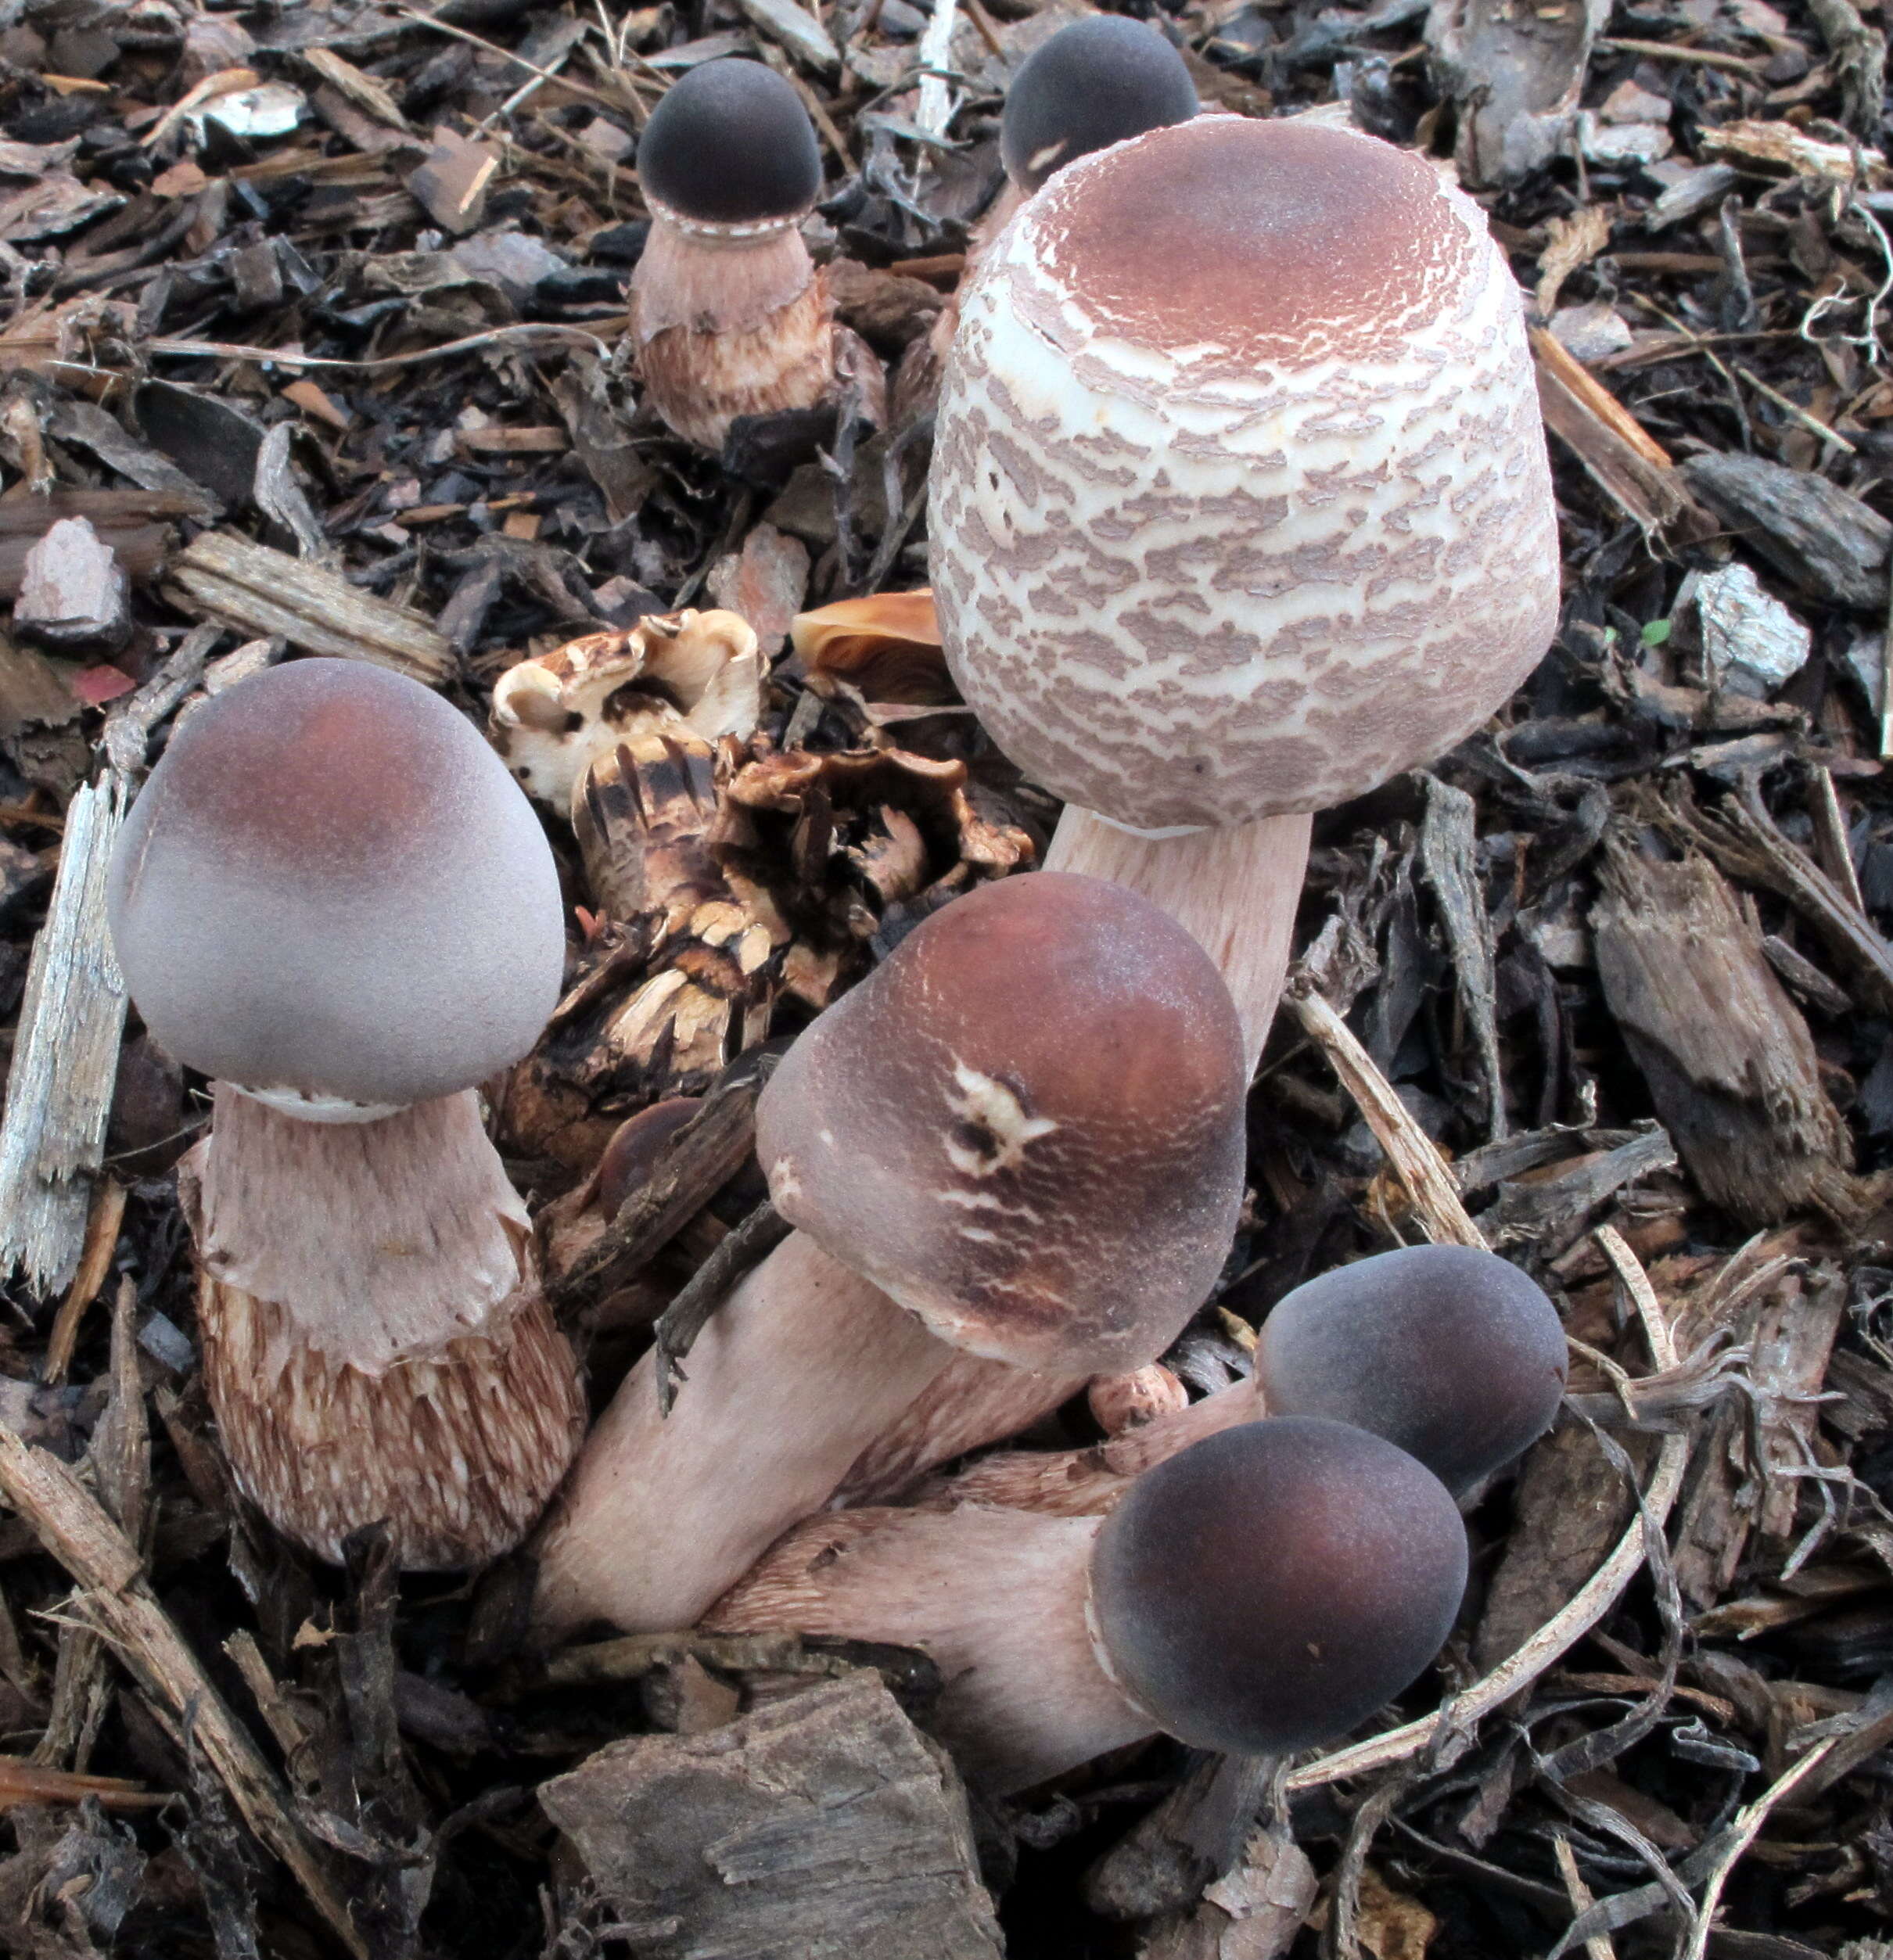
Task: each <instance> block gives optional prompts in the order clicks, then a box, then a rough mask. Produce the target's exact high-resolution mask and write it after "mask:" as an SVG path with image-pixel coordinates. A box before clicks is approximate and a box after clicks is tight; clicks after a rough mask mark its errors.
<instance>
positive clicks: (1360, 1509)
mask: <svg viewBox="0 0 1893 1960" xmlns="http://www.w3.org/2000/svg"><path fill="white" fill-rule="evenodd" d="M1465 1586H1466V1533H1465V1527H1464V1525H1463V1524H1461V1523H1460V1516H1459V1513H1458V1512H1457V1510H1456V1509H1454V1507H1453V1500H1452V1499H1451V1497H1450V1496H1449V1495H1447V1492H1446V1488H1445V1486H1444V1485H1443V1484H1441V1483H1440V1481H1439V1479H1438V1478H1437V1477H1435V1476H1434V1475H1433V1474H1432V1473H1431V1471H1430V1470H1427V1469H1425V1468H1424V1466H1422V1465H1421V1464H1419V1463H1415V1462H1414V1460H1413V1458H1411V1457H1410V1456H1407V1455H1406V1452H1404V1451H1402V1450H1399V1449H1396V1448H1395V1447H1394V1446H1393V1445H1392V1444H1391V1443H1388V1442H1385V1441H1382V1440H1381V1438H1379V1437H1378V1436H1370V1435H1369V1434H1367V1431H1364V1430H1359V1429H1353V1428H1350V1427H1348V1426H1347V1425H1346V1424H1345V1423H1331V1422H1324V1421H1320V1420H1314V1419H1312V1418H1309V1417H1304V1416H1288V1417H1284V1418H1281V1419H1280V1420H1275V1419H1271V1420H1266V1421H1263V1422H1259V1423H1248V1424H1247V1425H1246V1426H1245V1427H1241V1428H1239V1429H1231V1430H1226V1431H1223V1434H1220V1435H1219V1436H1212V1437H1209V1438H1206V1439H1205V1441H1202V1442H1200V1443H1198V1444H1196V1445H1194V1446H1193V1447H1191V1448H1189V1449H1187V1450H1185V1451H1184V1452H1183V1453H1182V1454H1181V1455H1180V1456H1173V1457H1172V1458H1171V1459H1169V1462H1168V1463H1162V1464H1159V1465H1158V1466H1157V1468H1155V1470H1148V1471H1146V1472H1145V1473H1144V1475H1143V1476H1142V1477H1140V1478H1139V1479H1138V1480H1137V1482H1136V1484H1134V1485H1133V1487H1132V1488H1131V1491H1130V1495H1128V1496H1127V1497H1126V1499H1124V1501H1123V1503H1122V1504H1120V1505H1119V1506H1118V1508H1117V1509H1116V1510H1115V1512H1113V1513H1112V1515H1111V1516H1110V1517H1108V1519H1106V1520H1105V1524H1104V1526H1103V1527H1102V1529H1101V1531H1099V1533H1098V1536H1097V1546H1096V1549H1094V1552H1093V1553H1092V1556H1091V1596H1090V1608H1089V1612H1090V1621H1091V1626H1092V1632H1093V1637H1094V1645H1095V1647H1096V1649H1097V1654H1098V1657H1099V1660H1100V1661H1101V1664H1103V1665H1104V1666H1105V1668H1106V1669H1107V1671H1108V1672H1109V1673H1110V1675H1112V1678H1113V1679H1114V1680H1115V1682H1117V1684H1118V1685H1119V1688H1121V1689H1123V1692H1124V1693H1126V1695H1128V1696H1130V1698H1131V1700H1133V1701H1134V1702H1135V1703H1137V1705H1138V1706H1139V1707H1140V1708H1142V1709H1143V1710H1144V1711H1145V1713H1146V1714H1148V1715H1149V1716H1150V1718H1151V1724H1152V1726H1153V1727H1156V1728H1162V1729H1164V1730H1165V1731H1166V1732H1168V1733H1169V1734H1170V1735H1173V1736H1176V1737H1177V1738H1178V1739H1180V1740H1181V1741H1184V1742H1187V1743H1191V1744H1193V1745H1194V1746H1196V1747H1198V1748H1199V1749H1216V1750H1226V1751H1231V1752H1238V1753H1242V1754H1252V1755H1286V1754H1291V1752H1293V1751H1294V1750H1299V1749H1307V1748H1311V1747H1313V1746H1315V1745H1316V1744H1317V1743H1324V1742H1330V1741H1332V1740H1334V1739H1336V1738H1338V1737H1339V1736H1344V1735H1345V1734H1346V1733H1347V1732H1348V1731H1349V1729H1351V1728H1353V1727H1354V1726H1355V1725H1356V1724H1357V1723H1359V1722H1360V1721H1363V1720H1365V1718H1367V1716H1369V1715H1370V1714H1373V1713H1374V1711H1375V1710H1376V1709H1377V1708H1379V1707H1381V1706H1383V1705H1384V1704H1385V1703H1386V1702H1388V1701H1389V1700H1392V1697H1393V1696H1396V1695H1397V1694H1398V1693H1399V1692H1400V1690H1401V1689H1403V1688H1404V1687H1406V1685H1408V1684H1409V1683H1410V1682H1412V1681H1413V1679H1414V1678H1415V1677H1416V1676H1417V1675H1419V1674H1420V1673H1421V1671H1422V1670H1424V1668H1425V1667H1427V1665H1428V1663H1429V1662H1431V1660H1433V1658H1434V1657H1435V1655H1436V1654H1438V1653H1439V1649H1440V1648H1441V1646H1442V1645H1443V1644H1444V1642H1445V1640H1446V1635H1447V1634H1448V1633H1449V1632H1451V1631H1452V1627H1453V1618H1454V1617H1455V1615H1456V1614H1457V1612H1458V1610H1459V1603H1460V1596H1461V1595H1462V1594H1463V1593H1464V1591H1465Z"/></svg>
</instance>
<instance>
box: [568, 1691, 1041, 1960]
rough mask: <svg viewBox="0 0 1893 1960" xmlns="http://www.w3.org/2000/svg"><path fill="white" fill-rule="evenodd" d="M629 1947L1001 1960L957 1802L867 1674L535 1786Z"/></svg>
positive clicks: (938, 1761)
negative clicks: (607, 1905)
mask: <svg viewBox="0 0 1893 1960" xmlns="http://www.w3.org/2000/svg"><path fill="white" fill-rule="evenodd" d="M540 1801H541V1804H543V1805H544V1808H545V1811H546V1814H547V1815H548V1816H549V1817H550V1818H551V1819H552V1821H553V1822H555V1824H557V1825H559V1828H560V1829H561V1830H562V1831H563V1832H565V1833H566V1836H568V1837H569V1838H570V1839H571V1840H572V1841H573V1844H574V1846H575V1847H576V1848H577V1852H578V1854H579V1856H580V1858H582V1859H583V1860H584V1864H585V1867H586V1868H587V1871H588V1872H590V1874H591V1878H592V1879H593V1881H594V1883H596V1884H597V1885H598V1887H599V1889H600V1890H601V1891H602V1892H603V1894H605V1898H606V1900H607V1901H609V1904H610V1906H611V1908H612V1913H613V1915H614V1916H615V1919H616V1923H617V1926H618V1928H619V1930H620V1937H623V1938H624V1939H626V1940H627V1941H628V1943H629V1944H630V1947H631V1950H632V1951H633V1952H634V1954H636V1955H638V1956H639V1960H712V1957H713V1956H714V1955H727V1954H733V1953H744V1952H754V1953H758V1954H760V1953H768V1952H788V1951H794V1952H796V1953H802V1954H806V1955H810V1960H912V1956H913V1955H915V1954H916V1953H921V1952H925V1953H928V1954H937V1955H939V1956H941V1960H997V1955H1000V1954H1001V1953H1002V1952H1003V1951H1004V1946H1003V1944H1002V1943H1001V1941H1000V1937H999V1929H998V1927H997V1925H996V1924H995V1923H994V1921H993V1909H992V1904H991V1901H990V1900H989V1899H988V1897H986V1892H985V1890H984V1888H983V1887H982V1886H981V1884H980V1883H979V1876H978V1872H977V1868H976V1865H975V1858H974V1853H973V1839H972V1826H971V1825H970V1823H969V1822H968V1818H967V1813H966V1799H965V1796H964V1793H963V1792H962V1790H961V1788H960V1785H959V1780H958V1779H957V1777H956V1776H955V1775H954V1772H953V1769H952V1766H951V1764H950V1763H949V1762H948V1761H947V1759H946V1756H945V1754H944V1753H943V1751H942V1750H940V1749H939V1747H938V1746H937V1745H935V1744H933V1743H929V1742H928V1741H927V1740H926V1739H925V1738H924V1737H923V1736H921V1735H920V1733H919V1732H918V1731H917V1730H916V1729H915V1728H914V1726H913V1725H912V1724H911V1722H910V1721H908V1720H907V1717H906V1716H905V1715H903V1714H902V1713H901V1712H900V1707H899V1705H898V1704H897V1703H896V1701H895V1700H894V1699H893V1696H892V1695H890V1694H889V1693H888V1691H887V1689H885V1687H883V1686H882V1684H881V1682H880V1680H879V1678H878V1676H876V1675H873V1674H870V1673H867V1672H858V1673H856V1674H853V1675H848V1676H846V1678H843V1679H842V1680H840V1681H837V1682H831V1683H828V1684H826V1685H823V1686H820V1687H816V1688H811V1689H804V1690H803V1691H802V1692H801V1693H798V1694H795V1695H792V1696H788V1697H787V1698H785V1699H784V1700H779V1701H777V1702H775V1703H772V1704H770V1705H768V1706H767V1707H762V1708H760V1709H758V1710H756V1711H755V1712H754V1713H753V1714H748V1715H745V1716H743V1717H742V1718H740V1719H739V1720H738V1721H734V1722H731V1723H730V1724H728V1725H726V1726H724V1727H722V1728H715V1729H713V1730H711V1731H709V1732H708V1733H706V1734H703V1735H698V1736H641V1737H638V1738H636V1739H632V1740H630V1741H627V1742H623V1743H615V1744H613V1745H612V1746H611V1747H610V1748H609V1749H605V1750H601V1751H600V1752H599V1753H598V1754H597V1755H596V1756H594V1757H592V1758H591V1761H589V1762H588V1763H587V1764H585V1765H584V1767H583V1768H580V1769H578V1770H575V1771H573V1772H572V1773H571V1774H570V1775H566V1776H562V1777H559V1778H558V1779H555V1781H553V1782H550V1783H548V1784H547V1785H545V1786H544V1788H543V1789H541V1792H540Z"/></svg>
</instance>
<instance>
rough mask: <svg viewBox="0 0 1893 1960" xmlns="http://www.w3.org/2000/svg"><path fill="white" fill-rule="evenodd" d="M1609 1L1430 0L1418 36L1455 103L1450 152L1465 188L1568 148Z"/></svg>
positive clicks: (1530, 167) (1510, 178)
mask: <svg viewBox="0 0 1893 1960" xmlns="http://www.w3.org/2000/svg"><path fill="white" fill-rule="evenodd" d="M1609 14H1610V6H1609V5H1608V0H1583V4H1582V5H1576V6H1568V7H1563V8H1559V9H1555V10H1554V9H1550V8H1548V7H1539V8H1526V7H1515V6H1514V5H1511V4H1510V0H1433V5H1432V7H1431V11H1430V12H1429V13H1428V16H1427V23H1426V42H1427V46H1428V49H1429V50H1430V51H1431V56H1432V59H1433V65H1434V66H1435V69H1436V70H1438V72H1439V78H1440V80H1441V81H1442V84H1444V86H1445V88H1446V92H1447V93H1448V94H1449V95H1451V96H1452V98H1453V100H1454V101H1455V102H1457V104H1458V105H1459V138H1458V141H1457V143H1456V144H1455V145H1454V148H1453V160H1454V161H1455V162H1456V163H1457V164H1458V166H1459V173H1460V178H1461V180H1462V181H1463V182H1464V184H1465V185H1467V188H1469V189H1471V188H1478V187H1480V186H1482V185H1496V184H1511V183H1516V182H1517V181H1518V179H1519V178H1522V177H1525V176H1527V175H1528V174H1530V173H1531V172H1532V171H1535V170H1536V169H1538V168H1539V166H1540V165H1542V164H1543V163H1546V162H1547V161H1549V160H1550V158H1552V157H1553V156H1556V155H1557V154H1558V153H1560V152H1561V151H1563V150H1564V149H1568V147H1569V145H1570V142H1571V136H1572V129H1573V127H1575V122H1576V118H1577V113H1578V101H1579V95H1581V93H1582V90H1583V87H1584V71H1585V67H1586V63H1588V62H1589V59H1590V51H1591V43H1592V41H1593V40H1594V39H1595V38H1596V37H1597V34H1599V33H1600V31H1601V30H1602V28H1603V26H1604V21H1605V20H1607V18H1608V16H1609Z"/></svg>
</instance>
